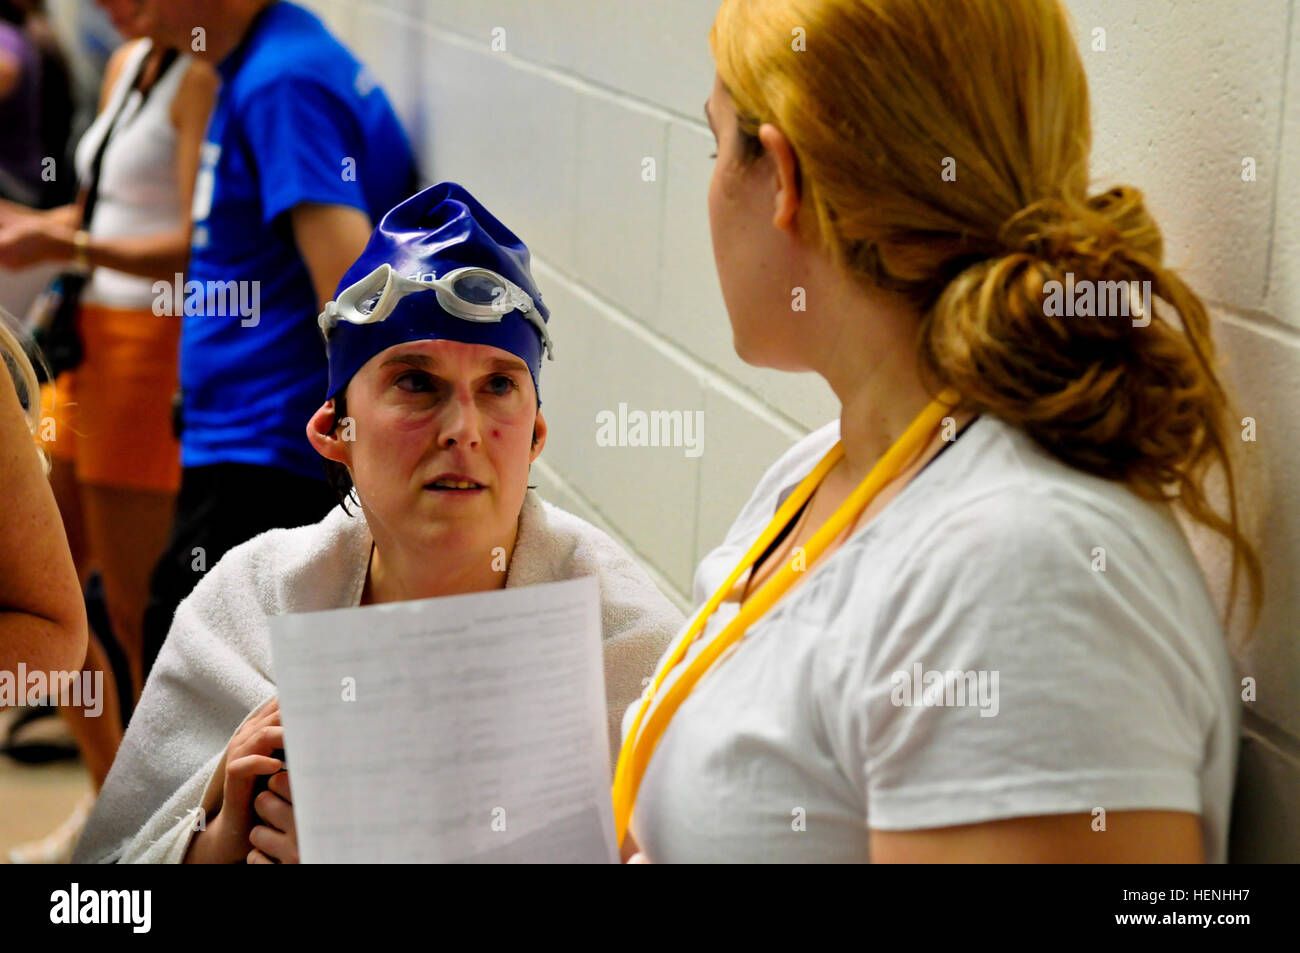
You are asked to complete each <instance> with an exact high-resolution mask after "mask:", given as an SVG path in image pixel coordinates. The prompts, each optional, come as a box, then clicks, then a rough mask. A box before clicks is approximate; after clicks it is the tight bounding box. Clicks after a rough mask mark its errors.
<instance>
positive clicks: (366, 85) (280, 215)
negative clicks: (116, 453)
mask: <svg viewBox="0 0 1300 953" xmlns="http://www.w3.org/2000/svg"><path fill="white" fill-rule="evenodd" d="M219 71H220V73H221V77H222V86H221V92H220V95H219V96H218V99H217V103H216V106H215V108H214V110H213V113H212V119H211V122H210V123H209V125H208V132H207V140H206V142H204V144H203V148H202V153H201V156H200V168H199V175H198V180H197V182H196V183H195V187H194V235H193V247H192V251H191V258H190V267H189V272H188V274H187V275H186V278H187V282H186V286H185V294H186V300H185V301H184V302H183V303H178V307H179V306H183V308H184V311H183V314H184V318H183V323H182V332H181V361H180V375H181V391H182V394H183V405H182V413H183V419H184V433H183V435H182V438H181V462H182V463H183V464H184V465H185V466H187V467H196V466H205V465H208V464H215V463H249V464H256V465H261V466H273V467H279V468H281V469H285V470H289V471H291V472H294V473H297V474H300V475H303V476H308V477H316V478H319V479H324V476H323V469H322V465H321V458H320V456H319V455H318V454H317V453H316V451H315V450H313V449H312V448H311V445H310V444H309V443H308V442H307V437H306V434H305V430H306V426H307V421H308V419H309V418H310V417H311V415H312V413H313V412H314V411H315V410H316V408H318V407H319V406H320V405H321V403H322V402H323V401H324V399H325V391H326V377H327V373H326V360H325V346H324V343H323V341H322V339H321V334H320V331H319V329H318V328H317V325H316V317H317V315H318V314H319V312H320V306H319V302H318V301H317V299H316V292H315V289H314V288H313V286H312V282H311V276H310V274H309V273H308V271H307V266H306V264H305V263H304V262H303V260H302V257H301V255H300V254H299V253H298V249H297V246H296V245H295V244H294V240H293V231H292V228H291V225H290V220H289V216H288V214H287V213H288V212H289V211H290V210H291V209H292V208H293V207H294V206H296V205H298V204H300V203H303V202H316V203H323V204H329V205H347V206H352V207H353V208H358V209H361V210H363V211H365V212H366V213H367V214H369V216H370V220H371V221H372V222H377V221H378V220H379V219H380V218H381V217H382V216H383V214H384V213H385V212H387V211H388V210H389V209H390V208H392V207H393V206H394V205H397V204H398V203H399V202H401V201H402V200H403V199H404V198H406V197H407V196H408V195H410V194H411V193H412V192H413V191H415V188H416V185H417V173H416V169H415V161H414V158H413V156H412V152H411V147H410V143H409V141H408V140H407V137H406V134H405V133H404V132H403V130H402V127H401V123H400V122H399V121H398V119H397V116H396V114H395V113H394V112H393V108H392V106H391V105H390V104H389V102H388V99H387V97H386V96H385V95H384V92H383V90H382V89H380V88H379V86H378V84H377V83H376V82H375V79H374V77H373V76H372V74H371V73H370V72H369V71H368V70H367V69H366V68H365V67H364V66H363V65H362V64H361V63H359V62H358V61H357V59H356V58H355V57H354V56H352V54H351V53H349V52H348V51H347V49H345V48H344V47H343V45H342V44H341V43H339V41H338V40H336V39H335V38H334V37H333V36H332V35H331V34H330V33H329V31H328V30H327V29H326V28H325V26H324V24H322V23H321V21H320V20H319V19H318V18H317V17H316V16H315V15H314V14H312V13H309V12H308V11H306V10H304V9H302V8H301V7H299V6H296V5H294V4H292V3H288V2H285V0H281V2H278V3H274V4H272V5H271V6H270V7H268V8H267V9H266V10H265V11H264V12H263V13H262V14H261V15H260V16H259V18H258V19H257V20H256V21H255V22H254V24H253V26H252V28H251V29H250V30H249V33H248V36H246V37H245V39H244V42H243V43H242V45H241V46H240V47H239V48H237V49H236V50H235V51H234V52H233V53H231V54H230V55H229V56H228V57H227V58H226V59H225V60H223V61H222V62H221V65H220V66H219Z"/></svg>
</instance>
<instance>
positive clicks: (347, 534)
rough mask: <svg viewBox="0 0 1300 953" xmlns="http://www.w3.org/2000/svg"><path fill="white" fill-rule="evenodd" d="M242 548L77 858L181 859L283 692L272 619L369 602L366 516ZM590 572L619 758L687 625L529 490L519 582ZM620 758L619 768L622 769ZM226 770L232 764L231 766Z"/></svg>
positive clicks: (609, 551) (185, 619)
mask: <svg viewBox="0 0 1300 953" xmlns="http://www.w3.org/2000/svg"><path fill="white" fill-rule="evenodd" d="M352 509H353V513H352V515H350V516H349V515H348V514H346V513H344V512H343V510H342V509H341V508H336V509H335V510H333V511H332V512H331V513H330V515H329V516H327V517H326V518H325V519H323V520H321V521H320V522H319V523H316V524H314V525H312V526H304V527H301V528H299V529H287V530H286V529H277V530H271V531H270V532H267V533H263V534H262V535H260V536H258V537H256V538H255V539H252V540H250V541H249V542H247V543H244V544H243V545H241V546H237V547H235V548H234V549H232V550H231V551H230V552H229V553H228V554H227V555H226V556H225V557H224V558H223V559H221V560H220V562H218V563H217V565H215V566H214V567H212V570H211V571H210V572H209V573H208V574H207V576H206V577H205V578H204V579H203V580H202V581H201V582H200V583H199V584H198V586H197V587H196V588H195V589H194V591H193V592H192V593H191V594H190V596H189V597H188V598H187V599H185V601H184V602H182V603H181V604H180V606H179V607H178V608H177V610H176V617H175V619H174V621H173V623H172V628H171V631H170V633H169V634H168V636H167V641H166V642H165V643H164V645H163V649H162V652H161V653H160V654H159V656H158V661H157V662H156V664H155V665H154V668H153V671H152V672H151V673H150V675H149V680H148V682H147V683H146V684H145V688H144V693H143V695H142V696H141V698H140V704H139V707H138V708H137V709H136V712H135V714H134V715H133V716H132V718H131V723H130V726H129V727H128V729H127V732H126V737H125V738H124V739H123V741H122V746H121V748H120V749H119V750H118V753H117V759H116V760H115V761H114V762H113V767H112V770H111V771H109V774H108V779H107V781H106V782H105V783H104V788H103V791H102V792H101V793H100V795H99V800H98V802H97V803H96V805H95V810H94V812H93V813H92V814H91V816H90V820H89V821H88V822H87V824H86V829H85V832H84V833H83V834H82V837H81V840H80V842H79V843H78V844H77V849H76V853H75V855H74V858H73V860H74V862H75V863H104V862H112V861H119V862H142V863H179V862H180V861H181V859H182V858H183V857H184V856H185V852H186V850H187V849H188V846H189V842H190V838H191V836H192V835H193V830H194V828H195V824H196V818H198V817H199V816H200V815H199V814H198V809H199V808H202V809H203V811H205V812H206V814H205V815H203V816H205V817H206V816H209V815H210V814H211V813H212V811H213V810H214V809H215V808H216V802H217V800H218V799H219V796H220V793H221V786H222V775H223V773H224V769H223V766H224V760H225V751H226V747H227V745H228V744H229V742H230V739H231V737H232V736H233V735H234V733H235V731H236V730H237V729H238V728H239V726H240V725H242V724H243V722H244V720H245V719H246V718H247V717H248V716H249V715H250V714H251V713H252V712H253V710H254V709H256V708H257V707H258V706H259V705H261V704H262V703H263V702H264V701H266V700H267V699H269V698H270V697H271V696H273V695H274V694H275V683H274V682H273V680H272V677H271V642H270V631H269V628H268V625H267V619H268V618H269V617H270V616H273V615H280V614H284V613H292V612H314V611H318V610H323V609H340V608H345V607H349V606H355V605H357V604H358V602H359V601H360V598H361V592H362V589H363V587H364V585H365V579H366V571H367V567H368V564H369V558H370V546H371V536H370V531H369V529H368V527H367V526H366V522H365V517H364V515H362V513H361V511H360V508H359V507H357V506H356V505H355V504H353V506H352ZM579 576H595V577H596V578H597V579H598V580H599V582H600V597H601V622H602V626H603V633H602V635H603V640H604V641H603V646H604V665H605V698H606V705H607V709H608V718H609V738H610V749H611V754H612V756H616V755H617V753H618V746H619V739H620V722H621V720H622V716H623V712H624V710H625V709H626V708H627V706H628V705H630V704H631V703H632V702H634V701H635V700H636V699H637V698H638V697H639V696H640V694H641V691H642V679H643V678H648V677H649V676H650V675H651V674H652V673H653V671H654V667H655V664H656V662H657V661H658V660H659V657H660V656H661V655H662V654H663V652H664V650H665V649H666V648H667V646H668V643H669V641H670V639H671V638H672V636H673V635H674V634H675V633H676V632H677V630H678V629H679V628H680V627H681V625H682V622H683V619H682V614H681V613H680V612H679V611H678V609H677V608H676V607H675V606H674V605H673V604H672V603H671V602H670V601H669V600H668V599H667V598H665V597H664V595H663V593H661V592H660V591H659V590H658V588H656V586H655V585H654V583H653V582H651V581H650V578H649V577H648V576H647V575H646V574H645V572H644V570H642V569H641V568H640V566H638V565H637V564H636V562H635V561H633V559H632V558H631V557H630V556H629V555H628V554H627V553H626V552H625V551H624V550H623V549H622V548H621V547H620V546H619V545H618V544H617V543H615V542H614V541H613V540H612V539H610V538H609V536H607V535H606V534H605V533H603V532H601V531H600V530H599V529H597V528H596V527H594V526H592V525H591V524H590V523H587V522H586V521H584V520H582V519H579V518H578V517H576V516H574V515H573V514H571V513H566V512H565V511H564V510H561V509H559V508H558V507H555V506H552V505H551V504H549V503H546V502H545V501H543V500H542V499H541V498H540V497H538V496H537V495H536V494H535V493H533V492H532V491H529V492H528V494H527V496H526V498H525V500H524V505H523V509H522V510H521V512H520V517H519V534H518V538H517V539H516V542H515V550H514V553H513V554H512V556H511V561H510V567H509V572H508V574H507V578H506V585H507V586H510V587H513V586H528V585H533V584H535V583H542V582H557V581H560V580H563V579H573V578H577V577H579ZM611 763H612V762H611ZM219 769H222V770H221V771H219Z"/></svg>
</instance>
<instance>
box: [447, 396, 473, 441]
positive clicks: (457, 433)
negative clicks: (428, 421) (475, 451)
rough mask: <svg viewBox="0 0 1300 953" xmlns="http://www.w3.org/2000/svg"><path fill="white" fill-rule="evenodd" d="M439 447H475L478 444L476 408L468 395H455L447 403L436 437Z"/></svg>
mask: <svg viewBox="0 0 1300 953" xmlns="http://www.w3.org/2000/svg"><path fill="white" fill-rule="evenodd" d="M438 442H439V445H440V446H443V447H450V446H451V445H453V444H457V443H458V444H460V445H461V446H462V447H476V446H478V444H479V420H478V408H477V407H476V406H475V404H474V399H473V397H472V396H471V395H469V394H457V395H456V396H455V397H454V398H453V399H452V400H451V401H449V402H448V405H447V408H446V411H445V414H444V416H443V420H442V429H441V432H440V433H439V436H438Z"/></svg>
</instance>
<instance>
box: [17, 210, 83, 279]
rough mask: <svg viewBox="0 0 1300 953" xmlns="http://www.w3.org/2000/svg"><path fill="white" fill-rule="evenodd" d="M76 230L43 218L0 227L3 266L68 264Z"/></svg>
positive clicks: (23, 218)
mask: <svg viewBox="0 0 1300 953" xmlns="http://www.w3.org/2000/svg"><path fill="white" fill-rule="evenodd" d="M74 232H75V230H73V229H69V228H66V227H64V226H63V225H61V224H59V223H57V222H50V221H47V220H46V219H45V217H44V216H40V215H26V216H16V217H14V218H12V219H11V220H9V221H5V222H4V223H3V224H2V225H0V266H4V267H5V268H26V267H28V266H30V265H37V264H40V263H41V262H45V261H68V260H69V259H71V258H72V255H73V252H74V250H75V248H74V245H73V241H72V239H73V235H74Z"/></svg>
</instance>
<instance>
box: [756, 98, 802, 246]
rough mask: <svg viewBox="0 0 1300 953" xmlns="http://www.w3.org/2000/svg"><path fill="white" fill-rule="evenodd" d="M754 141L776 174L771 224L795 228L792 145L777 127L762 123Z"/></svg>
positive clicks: (795, 167) (796, 177)
mask: <svg viewBox="0 0 1300 953" xmlns="http://www.w3.org/2000/svg"><path fill="white" fill-rule="evenodd" d="M758 141H759V142H761V143H762V144H763V154H764V155H765V156H767V157H769V158H770V159H771V161H772V165H773V169H772V174H773V175H775V176H776V182H775V186H776V192H775V196H774V199H775V201H774V204H773V209H772V224H773V225H775V226H776V227H777V228H780V229H783V230H786V231H789V230H792V229H794V228H795V227H796V216H797V215H798V214H799V160H798V158H796V157H795V154H794V146H792V145H790V140H789V139H787V138H786V137H785V133H783V132H782V131H781V130H780V129H778V128H776V126H774V125H772V124H771V123H770V122H765V123H763V125H761V126H759V128H758Z"/></svg>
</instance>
